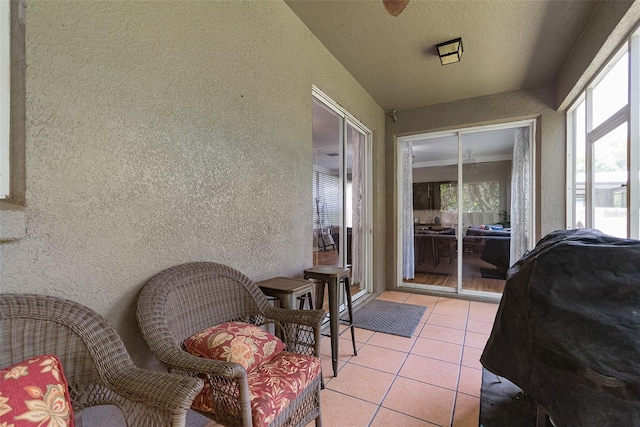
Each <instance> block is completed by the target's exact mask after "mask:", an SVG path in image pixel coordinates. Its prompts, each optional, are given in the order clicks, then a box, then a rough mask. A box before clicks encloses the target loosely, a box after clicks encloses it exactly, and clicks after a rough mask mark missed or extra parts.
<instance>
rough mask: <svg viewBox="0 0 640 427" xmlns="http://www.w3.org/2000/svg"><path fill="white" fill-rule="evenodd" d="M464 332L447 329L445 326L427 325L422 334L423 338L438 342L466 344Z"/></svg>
mask: <svg viewBox="0 0 640 427" xmlns="http://www.w3.org/2000/svg"><path fill="white" fill-rule="evenodd" d="M464 335H465V333H464V330H462V329H454V328H447V327H444V326H438V325H431V324H426V325H424V328H422V332H421V333H420V337H421V338H429V339H432V340H437V341H445V342H450V343H452V344H460V345H462V344H464Z"/></svg>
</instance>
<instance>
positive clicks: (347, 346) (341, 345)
mask: <svg viewBox="0 0 640 427" xmlns="http://www.w3.org/2000/svg"><path fill="white" fill-rule="evenodd" d="M362 346H364V344H363V343H361V342H358V340H357V339H356V352H358V351H360V348H362ZM351 356H353V341H351V332H345V333H344V335H342V336H341V337H340V339H339V340H338V358H340V357H344V358H347V359H348V358H349V357H351Z"/></svg>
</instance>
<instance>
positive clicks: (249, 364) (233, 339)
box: [184, 322, 285, 372]
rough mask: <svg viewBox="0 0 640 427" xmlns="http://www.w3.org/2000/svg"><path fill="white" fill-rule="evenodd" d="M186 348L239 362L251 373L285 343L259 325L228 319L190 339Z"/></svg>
mask: <svg viewBox="0 0 640 427" xmlns="http://www.w3.org/2000/svg"><path fill="white" fill-rule="evenodd" d="M184 348H185V350H186V351H187V352H188V353H189V354H193V355H194V356H200V357H206V358H207V359H215V360H224V361H226V362H236V363H239V364H240V365H242V367H243V368H244V369H246V370H247V372H249V371H251V370H252V369H254V368H255V367H256V366H258V365H259V364H261V363H263V362H265V361H267V360H269V359H271V358H272V357H274V356H275V355H276V354H278V353H280V352H281V351H282V350H284V348H285V345H284V343H283V342H282V341H281V340H280V339H279V338H278V337H276V336H274V335H272V334H270V333H269V332H266V331H264V330H262V329H260V328H259V327H257V326H255V325H251V324H249V323H243V322H226V323H222V324H220V325H216V326H212V327H210V328H206V329H203V330H202V331H200V332H198V333H196V334H195V335H193V336H191V337H189V338H187V339H186V340H185V341H184Z"/></svg>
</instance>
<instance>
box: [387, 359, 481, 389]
mask: <svg viewBox="0 0 640 427" xmlns="http://www.w3.org/2000/svg"><path fill="white" fill-rule="evenodd" d="M459 369H460V365H458V364H457V363H450V362H444V361H442V360H437V359H431V358H428V357H422V356H416V355H413V354H410V355H409V357H407V360H406V361H405V362H404V365H402V369H401V370H400V372H399V373H398V375H400V376H402V377H405V378H410V379H414V380H417V381H421V382H425V383H428V384H431V385H437V386H439V387H444V388H448V389H449V390H453V391H455V390H456V386H457V385H458V371H459ZM469 369H470V368H469Z"/></svg>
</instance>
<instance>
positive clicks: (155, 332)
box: [137, 262, 325, 427]
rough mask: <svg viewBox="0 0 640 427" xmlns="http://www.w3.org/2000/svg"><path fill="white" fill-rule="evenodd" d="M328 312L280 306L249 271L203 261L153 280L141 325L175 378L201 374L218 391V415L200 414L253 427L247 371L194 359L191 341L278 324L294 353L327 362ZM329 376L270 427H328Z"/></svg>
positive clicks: (143, 297)
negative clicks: (207, 332)
mask: <svg viewBox="0 0 640 427" xmlns="http://www.w3.org/2000/svg"><path fill="white" fill-rule="evenodd" d="M324 315H325V313H324V312H323V311H322V310H288V309H280V308H275V307H273V306H272V305H271V304H270V303H269V302H268V301H267V299H266V297H265V295H264V294H263V293H262V292H261V291H260V288H259V287H258V286H257V285H256V284H255V283H253V282H252V281H251V279H249V278H248V277H246V276H245V275H244V274H242V273H241V272H239V271H237V270H235V269H233V268H231V267H228V266H225V265H222V264H216V263H212V262H195V263H188V264H182V265H178V266H175V267H171V268H169V269H166V270H164V271H162V272H160V273H158V274H157V275H155V276H154V277H153V278H151V279H150V280H149V282H147V284H146V285H145V286H144V288H143V290H142V293H141V294H140V298H139V300H138V309H137V316H138V323H139V325H140V329H141V330H142V334H143V336H144V338H145V339H146V341H147V343H148V344H149V347H150V348H151V351H152V352H153V353H154V354H155V355H156V357H157V358H158V360H159V361H160V362H161V363H163V364H164V365H165V366H167V367H168V368H169V370H170V371H171V372H182V373H184V374H186V375H199V376H201V377H203V378H205V381H206V383H205V388H207V386H209V387H210V389H211V391H212V395H213V396H212V400H213V402H214V410H213V412H200V411H198V412H200V413H202V414H203V415H204V416H206V417H208V418H210V419H213V420H214V421H216V422H217V423H220V424H223V425H226V426H243V427H251V426H252V425H253V416H252V412H251V398H250V392H249V383H248V381H247V372H246V371H245V369H244V368H243V367H242V366H241V365H239V364H237V363H233V362H226V361H219V360H211V359H207V358H201V357H197V356H193V355H191V354H189V353H187V352H186V351H185V350H183V348H182V344H183V342H184V340H185V339H186V338H188V337H190V336H192V335H193V334H195V333H196V332H198V331H200V330H202V329H205V328H207V327H210V326H214V325H218V324H221V323H224V322H230V321H242V322H247V323H251V324H255V325H257V326H262V325H268V324H271V325H273V327H274V328H275V332H276V333H277V334H278V336H280V337H281V338H282V340H283V342H284V344H285V345H286V346H287V351H290V352H293V353H299V354H304V355H310V356H319V354H320V352H319V350H320V348H319V346H320V326H321V322H322V319H323V318H324ZM321 377H322V374H320V375H317V376H316V377H315V378H313V381H312V382H311V383H310V384H309V385H308V386H307V387H306V388H305V389H304V390H302V391H301V392H300V394H299V395H298V397H297V398H296V399H295V400H293V401H292V402H291V403H290V404H289V405H288V406H287V407H285V408H284V409H281V410H280V412H279V413H278V415H277V416H276V417H275V418H274V419H273V421H271V422H270V423H269V427H275V426H306V425H307V424H308V423H309V422H311V421H312V420H314V419H315V424H316V426H317V427H320V426H321V425H322V424H321V416H320V382H321Z"/></svg>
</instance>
